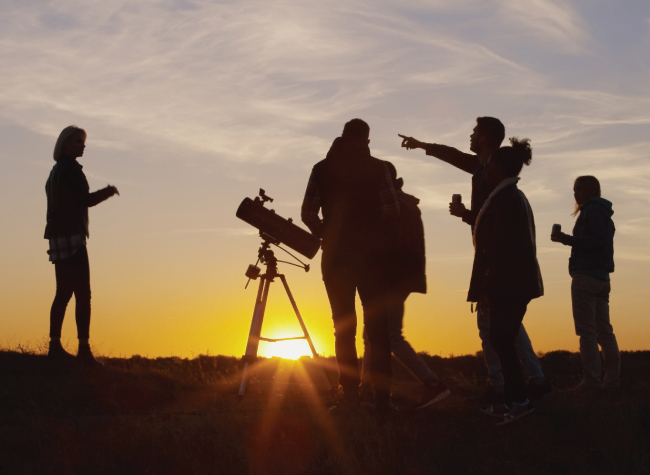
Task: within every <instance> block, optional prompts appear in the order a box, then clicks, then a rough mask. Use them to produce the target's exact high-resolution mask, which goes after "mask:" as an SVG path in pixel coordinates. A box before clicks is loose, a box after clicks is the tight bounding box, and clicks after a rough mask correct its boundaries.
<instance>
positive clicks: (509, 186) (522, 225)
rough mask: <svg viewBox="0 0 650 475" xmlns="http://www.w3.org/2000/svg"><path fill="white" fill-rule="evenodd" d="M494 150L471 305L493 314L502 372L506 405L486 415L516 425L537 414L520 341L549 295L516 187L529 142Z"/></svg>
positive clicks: (478, 230)
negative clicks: (534, 306) (529, 315)
mask: <svg viewBox="0 0 650 475" xmlns="http://www.w3.org/2000/svg"><path fill="white" fill-rule="evenodd" d="M510 143H511V146H510V147H502V148H500V149H498V150H497V151H495V152H494V153H493V154H492V157H491V158H490V161H489V162H488V164H487V166H486V169H485V179H486V181H487V183H488V184H489V185H490V186H491V187H492V192H491V193H490V195H489V196H488V198H487V200H485V203H484V204H483V207H482V208H481V211H480V212H479V214H478V216H477V218H476V225H475V227H474V235H473V237H474V246H475V251H474V265H473V267H472V279H471V281H470V288H469V292H468V295H467V301H468V302H481V304H482V305H484V306H487V308H488V309H489V311H490V344H491V345H492V348H494V350H495V351H496V352H497V355H499V360H500V362H501V367H502V368H503V379H504V390H505V404H496V405H491V406H488V407H486V408H483V409H482V410H483V412H485V413H486V414H489V415H492V416H497V417H503V418H504V419H503V421H502V422H501V424H505V423H508V422H511V421H513V420H515V419H518V418H519V417H523V416H525V415H527V414H530V413H531V412H532V411H533V407H532V403H531V402H530V401H529V400H528V396H527V394H526V386H525V383H524V375H523V372H522V370H521V366H520V363H519V357H518V355H517V350H516V348H515V340H516V338H517V334H518V333H519V331H520V328H521V322H522V321H523V319H524V315H525V314H526V308H527V307H528V303H529V302H530V301H531V300H532V299H534V298H537V297H540V296H542V295H544V288H543V284H542V276H541V273H540V270H539V264H538V263H537V248H536V242H535V219H534V217H533V211H532V209H531V208H530V204H529V203H528V200H527V199H526V196H525V195H524V194H523V192H522V191H521V190H519V188H518V187H517V182H518V181H519V177H518V176H519V173H520V172H521V169H522V167H523V165H524V164H526V165H528V164H530V161H531V160H532V151H531V148H530V144H529V143H528V140H522V141H520V140H518V139H516V138H512V139H510Z"/></svg>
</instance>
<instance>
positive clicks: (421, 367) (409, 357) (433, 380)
mask: <svg viewBox="0 0 650 475" xmlns="http://www.w3.org/2000/svg"><path fill="white" fill-rule="evenodd" d="M403 321H404V303H403V302H402V303H401V304H399V305H397V306H396V308H395V309H394V312H393V313H392V314H391V315H390V316H389V320H388V337H389V339H390V349H391V351H392V352H393V355H395V358H397V360H399V362H400V363H401V364H402V365H404V367H406V369H408V370H409V371H410V372H411V373H413V375H414V376H415V377H416V378H417V379H418V380H419V381H420V382H421V383H422V384H425V385H435V384H437V382H438V377H437V376H436V374H435V373H434V372H433V371H431V370H430V369H429V367H428V366H427V365H426V363H425V362H424V361H422V359H421V358H420V357H419V356H418V355H417V353H416V352H415V350H414V349H413V347H412V346H411V345H410V344H409V342H408V341H406V339H405V338H404V335H403V334H402V327H403ZM363 339H364V348H365V351H364V356H363V371H362V376H361V380H362V381H364V382H369V381H370V380H371V377H370V373H371V372H372V366H371V363H370V358H369V356H370V354H369V352H370V348H369V345H368V340H367V334H366V332H365V331H364V333H363ZM367 356H368V357H367Z"/></svg>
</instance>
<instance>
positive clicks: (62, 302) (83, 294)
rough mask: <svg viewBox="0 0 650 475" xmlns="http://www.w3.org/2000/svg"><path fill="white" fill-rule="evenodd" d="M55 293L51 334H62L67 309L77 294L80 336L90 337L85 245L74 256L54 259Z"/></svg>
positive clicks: (54, 335)
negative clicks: (56, 260)
mask: <svg viewBox="0 0 650 475" xmlns="http://www.w3.org/2000/svg"><path fill="white" fill-rule="evenodd" d="M54 269H55V274H56V295H55V296H54V301H53V302H52V309H51V311H50V338H55V339H57V338H61V328H62V327H63V319H64V317H65V310H66V308H67V306H68V302H69V301H70V298H72V295H73V294H74V296H75V301H76V308H75V317H76V322H77V336H78V338H79V339H88V338H89V334H90V266H89V263H88V251H87V249H86V248H85V247H84V248H82V249H80V250H79V251H77V252H76V253H75V254H74V255H73V256H72V257H70V258H68V259H64V260H62V261H58V262H55V263H54Z"/></svg>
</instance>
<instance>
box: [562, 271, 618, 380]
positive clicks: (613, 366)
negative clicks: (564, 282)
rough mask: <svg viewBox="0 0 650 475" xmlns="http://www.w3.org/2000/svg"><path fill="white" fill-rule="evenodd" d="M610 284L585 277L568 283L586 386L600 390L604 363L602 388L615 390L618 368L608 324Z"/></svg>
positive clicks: (616, 348) (614, 339) (580, 275)
mask: <svg viewBox="0 0 650 475" xmlns="http://www.w3.org/2000/svg"><path fill="white" fill-rule="evenodd" d="M610 289H611V287H610V283H609V282H608V281H606V280H602V279H597V278H595V277H591V276H588V275H584V274H576V275H574V276H573V280H572V282H571V301H572V306H573V320H574V323H575V329H576V335H578V336H579V337H580V357H581V359H582V368H583V371H584V384H585V385H586V386H587V387H600V385H601V383H602V380H601V377H602V370H603V368H602V362H601V356H600V351H599V349H598V345H600V347H601V348H602V351H603V358H604V360H605V381H604V382H605V385H606V386H607V387H618V385H619V375H620V367H621V359H620V353H619V350H618V343H617V341H616V336H615V335H614V329H613V328H612V325H611V324H610V322H609V293H610Z"/></svg>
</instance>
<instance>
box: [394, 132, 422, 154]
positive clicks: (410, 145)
mask: <svg viewBox="0 0 650 475" xmlns="http://www.w3.org/2000/svg"><path fill="white" fill-rule="evenodd" d="M397 135H398V136H399V137H401V138H402V147H404V148H405V149H406V150H411V149H414V148H424V144H423V143H422V142H420V141H419V140H417V139H414V138H413V137H407V136H406V135H402V134H397Z"/></svg>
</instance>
